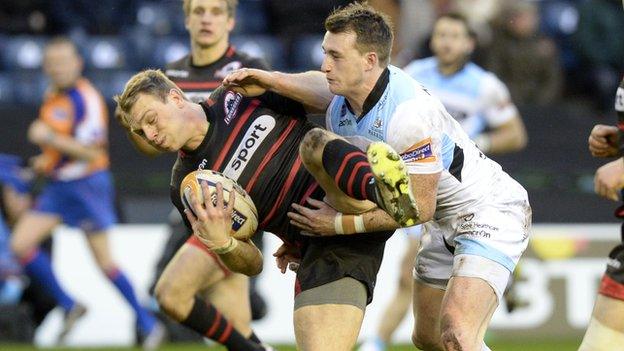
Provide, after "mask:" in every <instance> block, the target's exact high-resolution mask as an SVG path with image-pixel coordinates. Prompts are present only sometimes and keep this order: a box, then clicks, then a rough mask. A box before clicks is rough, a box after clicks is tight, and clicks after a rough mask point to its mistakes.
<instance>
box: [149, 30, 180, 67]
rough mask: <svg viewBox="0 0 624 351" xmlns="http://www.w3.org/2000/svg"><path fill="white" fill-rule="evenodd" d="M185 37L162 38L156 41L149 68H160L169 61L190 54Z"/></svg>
mask: <svg viewBox="0 0 624 351" xmlns="http://www.w3.org/2000/svg"><path fill="white" fill-rule="evenodd" d="M189 45H190V44H189V42H188V39H187V38H186V37H163V38H158V39H156V43H155V46H154V49H153V50H152V57H151V58H150V66H151V67H156V68H161V67H165V65H166V64H167V63H169V62H171V61H175V60H178V59H180V58H181V57H183V56H184V55H186V54H188V53H189V52H190V47H189Z"/></svg>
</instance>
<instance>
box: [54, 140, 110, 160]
mask: <svg viewBox="0 0 624 351" xmlns="http://www.w3.org/2000/svg"><path fill="white" fill-rule="evenodd" d="M45 145H47V146H49V147H52V148H54V149H56V150H58V151H59V152H60V153H62V154H65V155H67V156H69V157H71V158H73V159H77V160H83V161H92V160H94V159H96V158H98V157H100V156H101V155H102V153H103V152H104V150H103V148H102V147H98V146H86V145H83V144H81V143H79V142H77V141H76V140H75V139H74V138H71V137H69V136H66V135H58V134H57V135H54V136H53V137H51V138H50V139H49V140H48V141H47V142H46V143H45Z"/></svg>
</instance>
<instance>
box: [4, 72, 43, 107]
mask: <svg viewBox="0 0 624 351" xmlns="http://www.w3.org/2000/svg"><path fill="white" fill-rule="evenodd" d="M10 77H11V81H12V85H13V94H14V98H15V100H16V101H18V102H20V103H24V104H34V105H39V104H41V102H42V100H43V95H44V93H45V90H46V88H47V84H48V81H47V79H46V77H45V75H44V74H43V72H41V71H35V70H19V71H15V72H12V73H10Z"/></svg>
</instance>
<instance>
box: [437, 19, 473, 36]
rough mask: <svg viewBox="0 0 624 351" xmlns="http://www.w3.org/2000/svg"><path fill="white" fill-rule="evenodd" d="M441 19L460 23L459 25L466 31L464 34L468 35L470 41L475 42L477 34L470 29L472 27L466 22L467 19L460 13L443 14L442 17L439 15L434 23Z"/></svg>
mask: <svg viewBox="0 0 624 351" xmlns="http://www.w3.org/2000/svg"><path fill="white" fill-rule="evenodd" d="M443 18H446V19H450V20H453V21H457V22H461V24H462V25H463V26H464V28H465V29H466V34H467V35H468V37H470V39H472V40H476V39H477V33H476V32H475V31H474V29H472V26H471V25H470V23H469V22H468V19H467V18H466V16H464V15H462V14H461V13H458V12H449V13H445V14H443V15H440V16H439V17H438V18H437V19H436V22H438V21H439V20H441V19H443Z"/></svg>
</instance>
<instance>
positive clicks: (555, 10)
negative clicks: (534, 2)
mask: <svg viewBox="0 0 624 351" xmlns="http://www.w3.org/2000/svg"><path fill="white" fill-rule="evenodd" d="M577 3H578V1H574V0H544V1H541V2H540V5H539V6H540V16H541V23H540V27H541V31H542V32H543V33H544V34H546V35H548V36H549V37H551V38H553V40H554V41H555V43H556V44H557V46H558V47H559V50H560V57H561V64H562V66H563V68H564V69H565V70H566V71H570V70H572V69H574V68H576V67H577V66H578V64H579V58H578V57H577V54H576V50H575V48H574V42H573V39H572V36H573V34H574V33H575V32H576V30H577V26H578V22H579V13H578V9H577V7H576V6H577Z"/></svg>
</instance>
